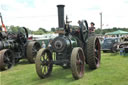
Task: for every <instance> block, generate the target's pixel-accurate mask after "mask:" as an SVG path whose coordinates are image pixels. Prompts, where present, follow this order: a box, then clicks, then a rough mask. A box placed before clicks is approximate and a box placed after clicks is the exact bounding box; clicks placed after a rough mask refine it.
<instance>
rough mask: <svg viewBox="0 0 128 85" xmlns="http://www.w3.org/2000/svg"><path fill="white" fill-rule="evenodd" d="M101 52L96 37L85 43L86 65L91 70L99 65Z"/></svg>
mask: <svg viewBox="0 0 128 85" xmlns="http://www.w3.org/2000/svg"><path fill="white" fill-rule="evenodd" d="M100 58H101V51H100V42H99V39H98V38H97V37H96V36H91V37H89V38H88V42H87V63H88V65H89V67H90V68H91V69H96V68H98V67H99V65H100Z"/></svg>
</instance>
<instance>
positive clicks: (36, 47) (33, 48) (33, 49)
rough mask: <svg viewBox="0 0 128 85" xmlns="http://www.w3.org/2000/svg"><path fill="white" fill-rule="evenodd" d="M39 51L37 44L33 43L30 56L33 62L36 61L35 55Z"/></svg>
mask: <svg viewBox="0 0 128 85" xmlns="http://www.w3.org/2000/svg"><path fill="white" fill-rule="evenodd" d="M39 49H40V45H39V44H38V43H35V44H34V45H33V47H32V56H33V60H35V59H36V55H37V52H38V51H39Z"/></svg>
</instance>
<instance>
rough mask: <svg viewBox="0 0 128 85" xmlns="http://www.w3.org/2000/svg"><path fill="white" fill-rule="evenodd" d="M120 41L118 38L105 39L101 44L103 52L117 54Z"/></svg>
mask: <svg viewBox="0 0 128 85" xmlns="http://www.w3.org/2000/svg"><path fill="white" fill-rule="evenodd" d="M119 44H120V39H119V38H106V39H104V41H103V44H102V51H103V52H113V53H114V52H117V51H118V50H119V48H118V47H119Z"/></svg>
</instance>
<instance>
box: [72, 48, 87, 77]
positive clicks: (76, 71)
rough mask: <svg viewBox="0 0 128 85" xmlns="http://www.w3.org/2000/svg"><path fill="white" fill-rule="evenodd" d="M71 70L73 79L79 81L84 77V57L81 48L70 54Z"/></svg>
mask: <svg viewBox="0 0 128 85" xmlns="http://www.w3.org/2000/svg"><path fill="white" fill-rule="evenodd" d="M70 63H71V70H72V75H73V77H74V79H79V78H81V77H83V75H84V68H85V67H84V66H85V65H84V64H85V56H84V53H83V50H82V48H80V47H76V48H74V49H73V51H72V54H71V62H70Z"/></svg>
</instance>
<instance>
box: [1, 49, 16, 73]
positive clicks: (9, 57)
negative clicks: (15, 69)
mask: <svg viewBox="0 0 128 85" xmlns="http://www.w3.org/2000/svg"><path fill="white" fill-rule="evenodd" d="M13 65H14V58H13V53H12V52H11V51H10V50H8V49H4V50H1V51H0V70H7V69H10V68H11V67H12V66H13Z"/></svg>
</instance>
